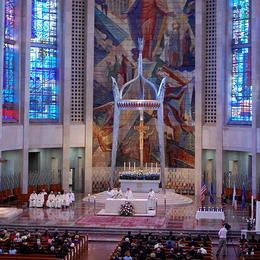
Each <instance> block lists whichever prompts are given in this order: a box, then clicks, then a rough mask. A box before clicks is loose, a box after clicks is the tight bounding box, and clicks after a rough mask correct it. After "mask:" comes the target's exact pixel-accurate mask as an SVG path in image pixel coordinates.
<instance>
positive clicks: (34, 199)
mask: <svg viewBox="0 0 260 260" xmlns="http://www.w3.org/2000/svg"><path fill="white" fill-rule="evenodd" d="M36 202H37V194H36V193H32V194H31V195H30V197H29V207H30V208H34V207H36Z"/></svg>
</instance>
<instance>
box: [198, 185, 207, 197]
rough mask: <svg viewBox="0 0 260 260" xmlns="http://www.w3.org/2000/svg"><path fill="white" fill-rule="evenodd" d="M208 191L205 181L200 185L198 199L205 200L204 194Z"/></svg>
mask: <svg viewBox="0 0 260 260" xmlns="http://www.w3.org/2000/svg"><path fill="white" fill-rule="evenodd" d="M207 192H208V188H207V186H206V184H205V183H203V184H202V185H201V189H200V200H201V201H204V200H205V194H206V193H207Z"/></svg>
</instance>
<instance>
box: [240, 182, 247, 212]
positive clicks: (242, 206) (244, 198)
mask: <svg viewBox="0 0 260 260" xmlns="http://www.w3.org/2000/svg"><path fill="white" fill-rule="evenodd" d="M245 207H246V187H245V184H244V183H243V187H242V204H241V208H242V209H244V208H245Z"/></svg>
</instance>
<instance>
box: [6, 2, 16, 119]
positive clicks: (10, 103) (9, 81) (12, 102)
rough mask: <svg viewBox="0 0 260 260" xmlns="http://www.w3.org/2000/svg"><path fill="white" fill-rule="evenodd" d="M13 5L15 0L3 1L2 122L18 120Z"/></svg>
mask: <svg viewBox="0 0 260 260" xmlns="http://www.w3.org/2000/svg"><path fill="white" fill-rule="evenodd" d="M15 4H16V0H6V1H5V23H4V26H5V27H4V76H3V116H2V118H3V121H17V120H18V104H17V84H16V81H15Z"/></svg>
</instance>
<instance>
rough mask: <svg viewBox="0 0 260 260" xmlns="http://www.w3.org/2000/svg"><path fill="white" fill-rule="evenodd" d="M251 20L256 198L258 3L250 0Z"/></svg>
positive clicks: (255, 187) (259, 81)
mask: <svg viewBox="0 0 260 260" xmlns="http://www.w3.org/2000/svg"><path fill="white" fill-rule="evenodd" d="M251 5H252V8H251V10H252V20H251V26H252V28H251V36H252V40H251V57H252V86H253V93H252V113H253V117H252V151H251V153H252V194H253V195H254V197H256V194H257V192H259V188H258V185H257V183H259V177H258V178H257V176H259V171H260V170H257V169H258V167H257V157H258V156H257V128H258V127H259V126H260V118H259V116H260V74H259V71H260V59H259V50H260V5H259V1H257V0H252V1H251Z"/></svg>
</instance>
